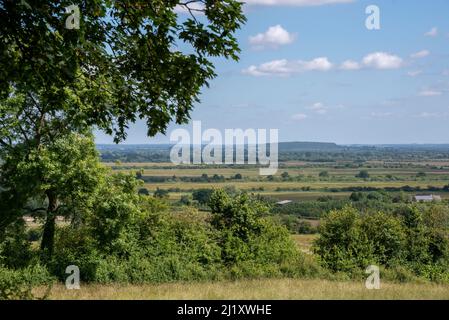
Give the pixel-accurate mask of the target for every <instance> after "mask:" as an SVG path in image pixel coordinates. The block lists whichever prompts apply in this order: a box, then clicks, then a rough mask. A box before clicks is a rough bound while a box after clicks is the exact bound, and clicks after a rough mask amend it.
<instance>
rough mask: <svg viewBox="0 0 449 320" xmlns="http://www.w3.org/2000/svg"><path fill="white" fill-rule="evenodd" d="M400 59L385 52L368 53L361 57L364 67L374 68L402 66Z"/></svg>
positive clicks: (396, 67)
mask: <svg viewBox="0 0 449 320" xmlns="http://www.w3.org/2000/svg"><path fill="white" fill-rule="evenodd" d="M402 62H403V61H402V59H401V58H400V57H398V56H395V55H391V54H389V53H386V52H374V53H370V54H368V55H367V56H365V57H364V58H363V64H364V65H365V66H366V67H370V68H375V69H398V68H400V67H401V66H402Z"/></svg>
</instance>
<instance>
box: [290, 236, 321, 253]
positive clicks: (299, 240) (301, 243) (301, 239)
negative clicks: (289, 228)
mask: <svg viewBox="0 0 449 320" xmlns="http://www.w3.org/2000/svg"><path fill="white" fill-rule="evenodd" d="M317 237H318V235H316V234H294V235H292V238H293V240H294V241H295V243H296V245H297V246H298V248H299V249H300V250H301V251H302V252H304V253H311V250H312V245H313V241H314V240H315V239H316V238H317Z"/></svg>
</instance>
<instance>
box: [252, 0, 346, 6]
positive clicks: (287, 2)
mask: <svg viewBox="0 0 449 320" xmlns="http://www.w3.org/2000/svg"><path fill="white" fill-rule="evenodd" d="M245 2H246V4H248V5H261V6H297V7H310V6H322V5H327V4H342V3H351V2H354V0H246V1H245Z"/></svg>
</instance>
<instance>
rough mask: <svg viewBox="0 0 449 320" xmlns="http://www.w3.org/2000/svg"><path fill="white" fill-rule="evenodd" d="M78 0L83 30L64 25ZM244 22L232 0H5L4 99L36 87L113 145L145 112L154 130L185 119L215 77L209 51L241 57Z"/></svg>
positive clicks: (1, 40) (1, 33)
mask: <svg viewBox="0 0 449 320" xmlns="http://www.w3.org/2000/svg"><path fill="white" fill-rule="evenodd" d="M72 5H75V6H76V8H77V10H78V9H79V17H80V21H79V28H66V20H67V19H72V16H71V14H73V12H71V11H70V10H71V9H70V8H73V6H72ZM70 6H72V7H70ZM67 8H69V9H67ZM67 11H68V12H67ZM182 11H184V13H185V14H183V15H182V16H181V15H180V14H179V13H180V12H182ZM244 22H245V17H244V15H243V13H242V3H240V2H239V1H236V0H220V1H217V0H202V1H185V2H184V1H180V0H153V1H146V2H142V1H140V2H136V1H131V0H130V1H127V0H122V1H112V0H84V1H71V0H70V1H68V0H61V1H49V0H48V1H41V0H39V1H37V0H23V1H2V2H1V3H0V61H1V68H0V97H2V98H3V99H4V98H7V97H10V96H11V95H12V94H14V93H15V92H21V93H26V94H27V95H29V94H33V93H38V92H40V94H41V95H40V98H41V99H42V101H44V102H48V104H51V106H52V109H53V110H56V111H58V112H61V113H63V114H64V115H65V116H66V117H68V118H69V119H70V120H71V123H76V124H78V125H87V126H90V125H96V126H97V127H98V128H100V129H102V130H104V131H105V132H107V133H109V134H114V137H115V141H116V142H119V141H121V140H123V139H125V138H126V129H127V128H128V126H129V124H130V123H133V122H135V121H136V120H137V119H139V118H140V119H143V120H144V121H146V124H147V126H148V135H150V136H152V135H155V134H157V133H159V132H165V130H166V128H167V126H168V124H169V123H170V122H171V121H176V122H177V123H183V122H186V121H187V120H188V119H189V113H190V111H191V110H192V107H193V105H194V103H195V102H197V101H199V94H200V91H201V88H202V87H203V86H205V85H208V81H209V80H211V79H213V78H214V77H215V72H214V65H213V63H212V62H211V58H212V57H225V58H231V59H235V60H237V59H238V56H237V54H238V53H239V47H238V45H237V41H236V39H235V37H234V33H235V31H236V30H238V29H239V28H240V26H241V24H243V23H244ZM73 98H75V99H73ZM68 100H70V101H71V103H70V104H67V101H68ZM42 101H41V102H42ZM0 138H1V137H0Z"/></svg>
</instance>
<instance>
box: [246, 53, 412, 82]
mask: <svg viewBox="0 0 449 320" xmlns="http://www.w3.org/2000/svg"><path fill="white" fill-rule="evenodd" d="M402 65H403V60H402V59H401V58H400V57H398V56H396V55H392V54H389V53H385V52H375V53H370V54H368V55H366V56H365V57H364V58H363V60H362V62H356V61H353V60H346V61H344V62H343V63H342V64H341V65H340V67H339V68H340V69H341V70H359V69H362V68H374V69H381V70H386V69H398V68H400V67H402ZM333 67H334V65H333V64H332V63H331V62H330V61H329V59H328V58H327V57H319V58H315V59H313V60H310V61H303V60H286V59H282V60H273V61H270V62H266V63H263V64H261V65H259V66H256V65H252V66H250V67H249V68H247V69H244V70H242V72H243V73H244V74H248V75H252V76H269V75H276V76H288V75H292V74H296V73H302V72H306V71H323V72H324V71H329V70H331V69H332V68H333Z"/></svg>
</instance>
